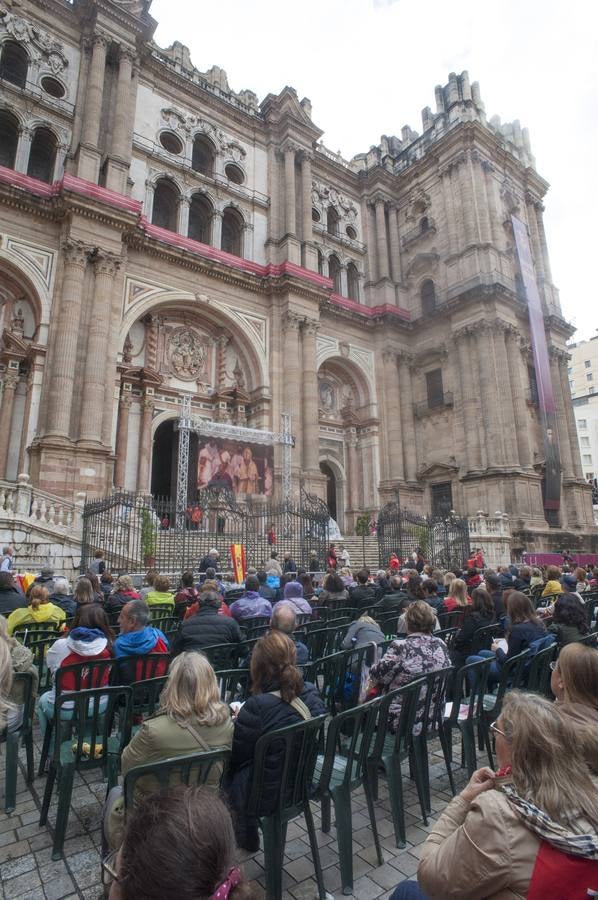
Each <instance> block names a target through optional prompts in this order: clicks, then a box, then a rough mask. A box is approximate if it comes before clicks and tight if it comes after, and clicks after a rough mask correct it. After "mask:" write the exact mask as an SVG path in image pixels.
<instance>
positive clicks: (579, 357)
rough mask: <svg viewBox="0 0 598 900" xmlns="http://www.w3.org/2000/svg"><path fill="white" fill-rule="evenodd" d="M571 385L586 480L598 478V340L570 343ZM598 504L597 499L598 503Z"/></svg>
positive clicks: (591, 339) (597, 338)
mask: <svg viewBox="0 0 598 900" xmlns="http://www.w3.org/2000/svg"><path fill="white" fill-rule="evenodd" d="M569 353H570V354H571V359H570V360H569V385H570V387H571V397H572V399H573V409H574V412H575V423H576V425H577V438H578V440H579V452H580V454H581V465H582V469H583V475H584V478H585V479H586V481H589V482H592V483H594V482H595V479H596V478H597V477H598V337H594V338H590V340H589V341H578V342H577V343H575V344H573V343H572V344H569ZM595 502H598V500H595Z"/></svg>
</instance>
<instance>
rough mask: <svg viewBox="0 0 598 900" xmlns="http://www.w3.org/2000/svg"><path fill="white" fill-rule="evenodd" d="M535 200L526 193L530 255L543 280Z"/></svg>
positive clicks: (542, 260)
mask: <svg viewBox="0 0 598 900" xmlns="http://www.w3.org/2000/svg"><path fill="white" fill-rule="evenodd" d="M537 202H538V201H537V200H536V199H535V198H534V197H532V196H531V195H530V194H529V193H528V194H527V196H526V210H527V222H528V225H529V233H530V239H531V245H532V256H533V260H534V266H535V268H536V275H537V276H538V278H539V279H541V280H542V281H543V280H544V278H545V275H546V273H545V271H544V257H543V253H542V247H541V246H540V235H539V234H538V220H537V218H536V204H537Z"/></svg>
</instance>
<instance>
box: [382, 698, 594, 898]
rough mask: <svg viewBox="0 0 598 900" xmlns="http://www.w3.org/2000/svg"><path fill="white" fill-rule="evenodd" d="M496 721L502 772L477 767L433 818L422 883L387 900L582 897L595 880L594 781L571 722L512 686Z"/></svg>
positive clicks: (421, 871)
mask: <svg viewBox="0 0 598 900" xmlns="http://www.w3.org/2000/svg"><path fill="white" fill-rule="evenodd" d="M491 728H492V730H493V732H494V734H495V738H496V755H497V757H498V764H499V767H500V768H499V770H498V772H497V773H495V772H493V771H492V769H489V768H487V767H484V768H481V769H478V771H477V772H474V774H473V776H472V778H471V779H470V781H469V784H468V785H467V786H466V787H465V788H464V790H463V791H462V792H461V793H460V794H459V796H457V797H455V798H454V800H452V801H451V802H450V803H449V805H448V806H447V807H446V809H445V811H444V812H443V814H442V815H441V816H440V818H439V819H438V821H437V822H436V823H434V824H433V825H432V829H431V831H430V834H429V836H428V839H427V840H426V842H425V844H424V845H423V847H422V848H421V857H420V864H419V868H418V871H417V879H418V884H417V885H416V884H415V883H414V882H403V884H401V885H400V886H399V887H398V888H397V890H396V891H395V893H394V894H393V895H392V898H391V900H406V898H409V900H417V898H422V897H427V898H430V900H440V898H443V900H445V898H455V900H456V898H463V897H471V898H473V897H479V898H482V897H484V898H495V900H503V898H507V897H511V898H524V897H527V898H538V900H539V898H540V897H542V898H547V900H548V898H562V897H570V898H576V897H579V898H581V897H585V896H587V894H588V893H591V892H592V889H594V890H595V889H596V887H597V886H598V881H597V869H598V790H597V787H598V783H597V781H596V779H595V778H593V777H592V776H591V774H590V773H589V771H588V768H587V766H586V763H585V760H584V758H583V754H582V750H581V747H580V745H579V740H578V734H577V731H576V729H575V727H574V725H573V723H572V722H571V721H570V720H568V719H567V717H566V716H562V715H559V714H555V710H554V707H553V705H552V703H550V702H549V701H548V700H546V699H545V698H544V697H541V696H539V695H538V694H525V693H521V692H519V691H510V692H509V693H507V695H506V697H505V700H504V704H503V708H502V712H501V714H500V716H499V718H498V720H497V721H496V722H493V723H492V725H491Z"/></svg>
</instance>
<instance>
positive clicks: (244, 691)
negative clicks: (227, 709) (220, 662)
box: [216, 669, 251, 703]
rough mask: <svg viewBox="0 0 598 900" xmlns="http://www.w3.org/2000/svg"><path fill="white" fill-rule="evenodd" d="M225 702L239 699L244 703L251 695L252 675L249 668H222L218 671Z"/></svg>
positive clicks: (217, 676)
mask: <svg viewBox="0 0 598 900" xmlns="http://www.w3.org/2000/svg"><path fill="white" fill-rule="evenodd" d="M216 678H217V680H218V685H219V687H220V699H221V700H222V702H223V703H232V702H233V701H239V702H241V703H243V702H244V701H245V700H247V698H248V696H249V689H250V687H251V675H250V674H249V669H222V670H221V671H217V672H216Z"/></svg>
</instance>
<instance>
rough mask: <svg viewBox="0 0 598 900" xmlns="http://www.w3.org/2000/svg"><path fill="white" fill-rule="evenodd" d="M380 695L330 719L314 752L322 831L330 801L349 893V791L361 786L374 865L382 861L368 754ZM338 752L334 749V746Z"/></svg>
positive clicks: (327, 823)
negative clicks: (323, 740)
mask: <svg viewBox="0 0 598 900" xmlns="http://www.w3.org/2000/svg"><path fill="white" fill-rule="evenodd" d="M380 702H381V698H376V699H375V700H370V701H369V703H364V704H363V705H362V706H357V707H355V708H354V709H349V710H346V711H345V712H341V713H339V714H338V715H337V716H335V717H334V718H333V719H331V721H330V724H329V727H328V733H327V735H326V746H325V749H324V754H323V755H321V756H318V759H317V762H316V768H315V771H314V780H315V781H316V782H317V788H316V794H315V796H316V797H317V798H319V800H320V801H321V804H322V831H323V832H324V833H325V834H327V833H328V832H329V831H330V805H331V802H332V803H334V814H335V821H336V835H337V842H338V855H339V863H340V870H341V881H342V886H343V894H352V893H353V826H352V814H351V793H352V791H354V790H357V788H359V787H361V786H363V788H364V792H365V797H366V802H367V807H368V813H369V817H370V825H371V828H372V835H373V837H374V845H375V847H376V856H377V859H378V865H380V866H381V865H382V864H383V863H384V857H383V855H382V848H381V846H380V838H379V837H378V828H377V825H376V814H375V810H374V797H373V791H372V783H371V778H370V773H369V770H368V758H369V755H370V749H371V746H372V741H373V740H374V736H375V732H376V723H377V721H378V712H379V708H380ZM339 747H340V748H341V749H340V752H337V751H338V748H339Z"/></svg>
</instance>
